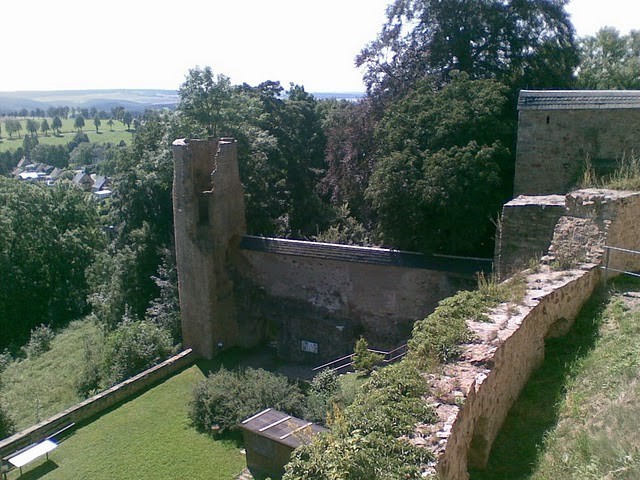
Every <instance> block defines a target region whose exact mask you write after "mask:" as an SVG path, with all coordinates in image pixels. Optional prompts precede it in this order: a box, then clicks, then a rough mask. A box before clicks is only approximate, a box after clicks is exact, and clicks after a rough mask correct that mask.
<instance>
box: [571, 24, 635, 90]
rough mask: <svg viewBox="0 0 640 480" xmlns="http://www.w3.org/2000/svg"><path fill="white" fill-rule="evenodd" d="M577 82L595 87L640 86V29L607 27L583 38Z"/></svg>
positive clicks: (583, 86) (595, 88) (629, 87)
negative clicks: (629, 29) (620, 30)
mask: <svg viewBox="0 0 640 480" xmlns="http://www.w3.org/2000/svg"><path fill="white" fill-rule="evenodd" d="M579 46H580V68H579V69H578V77H577V84H578V86H579V87H580V88H585V89H592V90H607V89H638V88H640V30H632V31H631V32H629V34H628V35H620V32H619V31H618V30H616V29H615V28H613V27H604V28H602V29H600V30H599V31H598V32H597V33H596V34H595V35H592V36H588V37H584V38H582V39H580V42H579Z"/></svg>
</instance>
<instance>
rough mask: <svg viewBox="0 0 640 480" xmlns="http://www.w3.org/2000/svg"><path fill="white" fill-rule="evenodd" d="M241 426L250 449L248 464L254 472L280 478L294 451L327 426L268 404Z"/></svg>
mask: <svg viewBox="0 0 640 480" xmlns="http://www.w3.org/2000/svg"><path fill="white" fill-rule="evenodd" d="M240 427H241V428H242V436H243V437H244V446H245V450H246V452H247V467H249V470H250V471H251V472H252V473H258V474H262V475H269V476H271V477H273V478H280V477H282V475H283V474H284V466H285V465H286V464H287V463H288V462H289V458H290V456H291V452H293V450H294V449H295V448H297V447H299V446H300V445H306V444H308V443H310V442H311V440H312V438H313V436H314V435H316V434H318V433H321V432H324V431H326V430H327V429H326V428H324V427H321V426H319V425H316V424H315V423H312V422H307V421H306V420H302V419H300V418H296V417H292V416H291V415H287V414H286V413H284V412H280V411H278V410H274V409H272V408H267V409H266V410H263V411H262V412H260V413H257V414H256V415H253V416H252V417H249V418H247V419H246V420H244V421H243V422H242V423H241V424H240Z"/></svg>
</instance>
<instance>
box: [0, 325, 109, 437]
mask: <svg viewBox="0 0 640 480" xmlns="http://www.w3.org/2000/svg"><path fill="white" fill-rule="evenodd" d="M103 341H104V339H103V337H102V334H101V330H100V328H99V326H98V325H97V324H96V323H95V322H93V321H91V320H90V319H89V318H87V319H84V320H77V321H74V322H71V324H69V326H67V327H66V328H65V329H64V330H62V331H60V332H59V333H58V334H57V335H56V336H55V338H54V339H53V341H52V343H51V350H49V351H47V352H44V353H42V354H41V355H39V356H37V357H35V358H25V359H22V360H18V361H14V362H12V363H10V364H9V366H8V367H7V369H6V370H4V371H3V372H2V383H3V385H2V390H1V391H0V402H2V404H3V405H4V406H5V411H7V412H9V415H10V416H11V419H12V420H13V422H14V423H15V426H16V428H17V429H18V430H22V429H24V428H27V427H29V426H31V425H33V424H35V423H37V422H39V421H40V420H43V419H45V418H47V417H50V416H51V415H55V414H56V413H58V412H60V411H62V410H64V409H65V408H67V407H70V406H71V405H74V404H76V403H78V402H80V401H81V400H83V398H81V396H80V395H79V394H78V393H77V387H76V385H77V384H78V381H79V379H80V374H81V369H82V365H83V355H84V349H85V348H86V347H87V346H88V345H90V344H95V343H100V342H103Z"/></svg>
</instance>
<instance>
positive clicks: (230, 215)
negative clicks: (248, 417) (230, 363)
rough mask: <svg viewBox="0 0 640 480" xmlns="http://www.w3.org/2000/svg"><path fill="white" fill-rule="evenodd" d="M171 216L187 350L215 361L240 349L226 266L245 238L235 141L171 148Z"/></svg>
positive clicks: (178, 144)
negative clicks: (217, 356) (228, 351)
mask: <svg viewBox="0 0 640 480" xmlns="http://www.w3.org/2000/svg"><path fill="white" fill-rule="evenodd" d="M173 155H174V162H175V165H176V168H175V173H174V181H173V198H174V203H173V216H174V224H175V241H176V262H177V264H178V266H179V268H178V282H179V284H180V308H181V311H182V336H183V341H184V344H185V345H188V346H190V347H192V348H193V349H194V350H195V351H196V352H197V353H198V354H199V355H201V356H203V357H205V358H211V357H212V356H214V355H215V354H216V353H218V352H219V351H221V350H223V349H225V348H227V347H231V346H234V345H238V344H239V334H238V324H237V315H236V304H235V297H234V288H233V281H232V280H231V277H230V274H229V271H228V268H227V267H228V265H229V263H230V258H231V257H232V256H233V255H234V252H235V251H237V249H238V246H239V244H240V239H241V238H242V236H243V235H244V234H245V233H246V223H245V209H244V196H243V190H242V184H241V183H240V174H239V172H238V162H237V144H236V141H235V140H234V139H226V138H222V139H219V140H186V139H180V140H176V141H175V142H173Z"/></svg>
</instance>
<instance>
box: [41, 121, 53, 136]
mask: <svg viewBox="0 0 640 480" xmlns="http://www.w3.org/2000/svg"><path fill="white" fill-rule="evenodd" d="M49 130H51V127H50V126H49V122H48V121H47V119H46V118H43V119H42V122H41V123H40V131H41V132H42V133H44V136H45V137H48V136H49Z"/></svg>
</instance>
